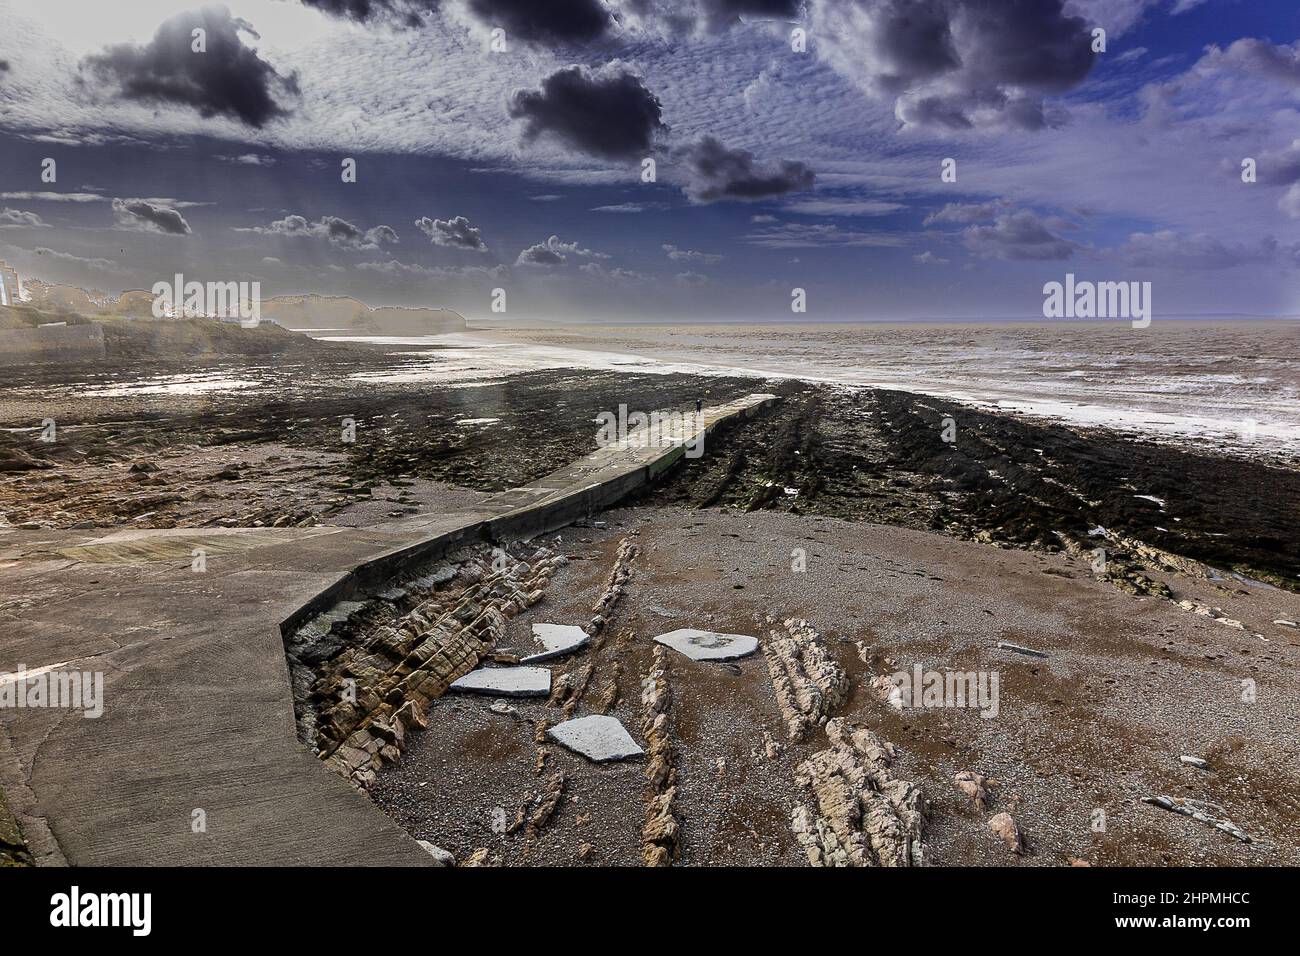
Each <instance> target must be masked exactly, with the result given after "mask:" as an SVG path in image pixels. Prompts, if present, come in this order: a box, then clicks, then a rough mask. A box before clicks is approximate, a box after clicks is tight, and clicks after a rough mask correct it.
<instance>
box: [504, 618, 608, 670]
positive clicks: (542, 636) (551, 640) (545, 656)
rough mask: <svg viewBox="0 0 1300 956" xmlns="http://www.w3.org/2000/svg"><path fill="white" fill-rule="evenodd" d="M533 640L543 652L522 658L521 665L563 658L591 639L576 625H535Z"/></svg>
mask: <svg viewBox="0 0 1300 956" xmlns="http://www.w3.org/2000/svg"><path fill="white" fill-rule="evenodd" d="M533 640H535V641H536V642H537V643H538V644H540V645H541V646H542V650H540V651H538V652H537V653H536V654H529V655H528V656H527V657H521V658H520V659H519V663H520V664H538V663H541V662H542V661H549V660H550V659H551V658H553V657H562V656H564V655H565V654H570V653H572V652H573V651H576V650H577V649H578V648H580V647H582V646H583V645H585V644H586V643H587V641H589V640H591V638H590V637H589V636H588V634H587V632H586V631H584V630H583V629H582V628H580V627H578V626H577V625H576V624H534V625H533Z"/></svg>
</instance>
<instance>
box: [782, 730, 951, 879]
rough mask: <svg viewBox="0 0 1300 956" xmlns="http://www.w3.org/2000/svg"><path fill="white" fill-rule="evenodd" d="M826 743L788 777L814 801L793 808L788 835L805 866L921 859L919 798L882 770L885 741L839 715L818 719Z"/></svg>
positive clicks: (888, 754) (886, 767)
mask: <svg viewBox="0 0 1300 956" xmlns="http://www.w3.org/2000/svg"><path fill="white" fill-rule="evenodd" d="M826 737H827V739H828V740H829V741H830V747H829V748H828V749H826V750H821V751H818V752H817V753H815V754H813V755H812V756H811V757H809V758H808V759H807V760H805V761H803V762H802V763H801V764H799V767H798V770H797V771H796V777H795V779H796V780H797V781H798V782H799V784H800V785H801V786H803V787H805V788H806V789H807V790H809V791H810V792H811V793H812V795H813V797H814V798H815V801H816V807H815V808H812V807H807V806H800V807H796V808H795V810H794V812H793V814H792V815H791V820H790V823H791V827H792V828H793V829H794V833H795V837H796V839H798V841H799V843H800V845H801V846H802V847H803V849H804V853H805V854H807V856H808V862H809V863H810V864H812V865H813V866H921V865H922V864H923V863H924V847H923V845H922V831H923V829H924V825H925V807H926V804H925V798H924V797H923V796H922V794H921V791H920V790H919V789H918V788H917V787H916V786H915V785H914V784H912V783H910V782H908V781H906V780H899V779H898V778H896V777H895V776H894V775H893V774H892V772H891V771H890V765H891V763H892V762H893V758H894V748H893V745H892V744H888V743H883V744H882V743H881V742H880V740H879V739H878V738H877V737H876V735H875V734H873V733H872V732H871V731H869V730H867V729H866V728H865V727H859V726H855V725H853V724H850V723H849V722H848V721H846V720H844V719H842V718H834V719H832V720H830V721H828V722H827V723H826Z"/></svg>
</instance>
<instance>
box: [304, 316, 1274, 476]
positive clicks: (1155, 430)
mask: <svg viewBox="0 0 1300 956" xmlns="http://www.w3.org/2000/svg"><path fill="white" fill-rule="evenodd" d="M325 337H327V338H332V337H330V336H325ZM339 338H343V337H339ZM365 340H366V341H372V342H376V343H384V344H388V345H390V346H398V347H409V348H410V350H409V351H405V352H403V353H402V354H401V355H400V356H395V364H394V367H393V369H392V371H391V372H380V373H364V375H363V376H362V377H369V378H372V379H373V378H376V377H378V378H379V379H381V380H387V381H421V380H429V381H441V382H446V383H448V384H453V383H457V382H462V383H465V382H474V381H483V380H494V381H495V380H500V379H501V378H502V377H504V376H505V375H508V374H509V373H510V372H512V371H519V370H525V369H541V368H566V367H577V368H600V369H626V370H627V371H633V372H638V373H669V372H692V371H707V372H709V373H714V374H727V373H731V374H743V375H753V376H758V377H766V378H799V379H804V380H808V381H816V382H825V383H834V384H840V385H844V386H875V387H883V388H897V389H905V390H907V391H912V392H919V393H922V394H926V395H933V396H936V397H939V398H947V399H952V400H956V401H961V402H964V403H968V404H974V405H978V406H980V407H983V408H988V409H997V410H1002V411H1007V412H1011V413H1016V414H1021V415H1026V416H1031V417H1034V418H1038V419H1042V420H1047V421H1056V422H1062V423H1067V424H1071V425H1077V426H1081V427H1105V428H1111V429H1115V430H1117V431H1120V432H1125V433H1131V434H1135V435H1141V436H1145V437H1150V438H1153V439H1156V440H1161V441H1168V442H1172V443H1176V444H1178V445H1180V446H1182V447H1187V448H1204V449H1205V450H1207V451H1209V450H1214V451H1219V452H1226V453H1230V454H1235V455H1241V456H1245V457H1250V458H1268V459H1274V460H1278V461H1285V462H1290V463H1300V322H1296V321H1293V320H1277V321H1253V320H1224V321H1217V322H1207V321H1183V322H1164V323H1162V322H1159V321H1156V322H1154V323H1153V324H1152V325H1151V327H1150V328H1147V329H1133V328H1132V327H1131V326H1130V325H1129V324H1128V323H1126V322H1122V323H1121V322H1109V323H1107V322H1088V323H1084V322H1057V323H1051V324H1019V323H1000V324H996V325H967V324H962V325H956V324H952V325H949V324H928V323H927V324H910V325H877V324H862V325H783V326H773V325H761V326H749V327H745V326H737V325H734V324H730V325H676V326H669V325H665V326H589V325H571V326H560V327H553V328H528V327H516V328H493V329H491V330H484V331H478V332H473V333H470V334H456V335H439V336H415V337H409V336H408V337H402V338H384V337H368V338H367V339H365Z"/></svg>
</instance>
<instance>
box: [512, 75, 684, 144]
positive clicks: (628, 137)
mask: <svg viewBox="0 0 1300 956" xmlns="http://www.w3.org/2000/svg"><path fill="white" fill-rule="evenodd" d="M509 110H510V115H511V116H512V117H514V118H515V119H522V120H524V121H525V125H524V138H525V139H528V140H533V139H536V138H537V137H538V136H541V135H542V134H543V133H549V134H551V135H553V136H555V137H556V138H557V139H559V140H561V141H562V142H564V143H566V144H567V145H569V146H572V147H573V148H575V149H578V150H581V151H582V152H584V153H588V154H590V155H592V156H600V157H602V158H605V159H633V158H637V157H642V156H645V155H647V154H648V153H649V152H650V150H651V147H652V145H653V142H654V137H655V134H656V133H657V132H659V131H661V130H665V129H667V127H666V126H664V123H663V107H662V106H661V105H660V103H659V98H658V97H657V96H655V95H654V94H653V93H651V92H650V90H648V89H647V88H646V86H645V84H643V83H642V82H641V78H640V77H639V76H637V75H636V74H634V73H630V72H628V71H627V70H626V69H624V68H623V67H622V66H620V65H619V64H617V63H612V64H609V65H608V66H606V67H604V68H603V69H601V70H599V71H596V72H592V71H590V70H588V69H586V68H585V67H581V66H569V67H565V68H563V69H560V70H556V71H555V72H554V73H552V74H551V75H550V76H548V77H546V79H544V80H542V88H541V89H540V90H519V91H517V92H516V93H515V94H514V95H513V96H512V97H511V98H510V104H509Z"/></svg>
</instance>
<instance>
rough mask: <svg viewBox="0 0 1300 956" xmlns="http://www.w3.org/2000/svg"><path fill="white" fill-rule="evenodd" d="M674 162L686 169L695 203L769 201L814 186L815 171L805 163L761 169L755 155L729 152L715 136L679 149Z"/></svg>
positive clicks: (789, 163)
mask: <svg viewBox="0 0 1300 956" xmlns="http://www.w3.org/2000/svg"><path fill="white" fill-rule="evenodd" d="M673 158H674V159H676V160H677V161H678V162H680V163H682V164H684V165H685V166H686V169H687V172H688V176H689V181H688V183H687V185H686V193H687V195H688V196H690V198H691V199H692V200H694V201H695V202H701V203H707V202H717V201H718V200H723V199H737V200H742V201H752V200H756V199H769V198H771V197H773V196H784V195H785V194H786V193H792V192H799V191H800V190H804V189H811V188H812V185H813V179H814V175H813V171H812V170H811V169H809V168H808V167H807V166H806V165H804V164H803V163H797V162H791V161H788V160H786V161H782V162H780V163H779V164H777V165H776V166H773V167H770V168H767V169H762V168H760V167H758V166H757V165H756V164H755V162H754V156H753V154H752V153H749V152H746V151H745V150H743V149H729V148H728V147H726V146H724V145H723V144H722V143H721V142H720V141H719V140H717V139H715V138H714V137H712V136H705V137H703V138H701V139H700V140H699V141H698V142H695V143H692V144H691V145H689V146H684V147H680V148H678V149H677V150H675V151H674V153H673Z"/></svg>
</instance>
